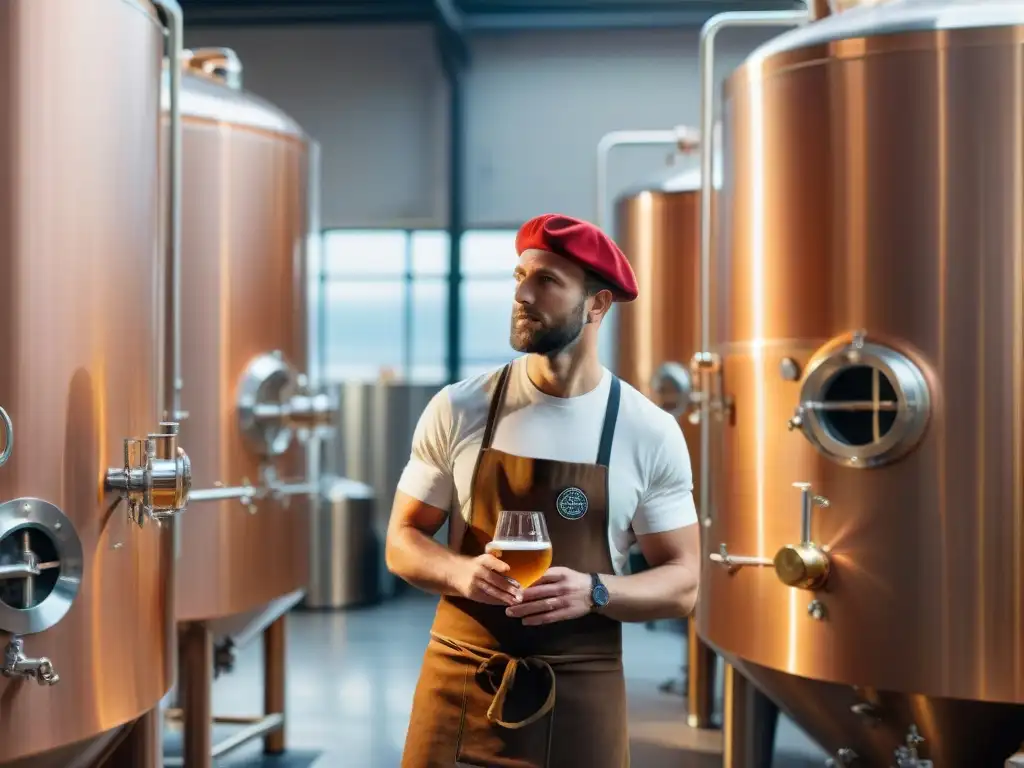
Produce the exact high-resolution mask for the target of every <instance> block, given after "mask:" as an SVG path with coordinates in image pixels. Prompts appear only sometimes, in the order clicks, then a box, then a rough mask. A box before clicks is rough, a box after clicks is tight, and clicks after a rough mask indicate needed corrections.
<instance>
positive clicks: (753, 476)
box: [698, 0, 1024, 768]
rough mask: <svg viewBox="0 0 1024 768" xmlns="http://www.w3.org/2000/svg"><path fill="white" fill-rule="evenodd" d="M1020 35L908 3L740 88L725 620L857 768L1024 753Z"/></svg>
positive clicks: (720, 478)
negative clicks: (1023, 747) (913, 755)
mask: <svg viewBox="0 0 1024 768" xmlns="http://www.w3.org/2000/svg"><path fill="white" fill-rule="evenodd" d="M1022 43H1024V2H995V1H991V2H983V1H980V0H971V1H970V2H950V1H949V0H946V1H945V2H938V1H937V0H914V1H908V2H891V3H888V4H882V5H878V6H876V7H874V8H861V9H857V10H853V11H850V12H848V13H842V14H838V15H835V16H831V17H828V18H826V19H823V20H821V21H819V22H815V23H813V24H810V25H807V26H805V27H802V28H800V29H797V30H794V31H792V32H788V33H786V34H784V35H781V36H779V37H778V38H776V39H775V40H773V41H770V42H768V43H767V44H765V45H764V46H763V47H762V48H760V49H759V50H758V51H756V52H755V53H754V54H753V55H752V56H751V57H750V58H749V59H748V60H747V62H746V63H745V64H744V65H743V66H742V67H741V68H740V69H739V70H738V71H737V72H735V73H734V74H733V75H732V77H731V78H730V79H729V80H728V82H727V84H726V88H725V96H724V99H725V102H724V107H723V110H722V111H723V120H724V132H723V133H724V139H723V153H724V161H723V165H724V178H723V187H722V189H723V192H722V196H721V198H720V208H719V217H718V225H717V229H716V239H717V247H716V250H715V255H714V259H713V270H712V272H711V285H712V286H713V290H712V292H711V295H712V304H711V307H710V312H711V316H710V319H711V326H710V333H711V346H710V350H709V351H710V352H712V353H714V355H716V357H715V358H713V359H712V365H711V366H709V371H710V373H709V379H710V380H711V381H712V382H713V383H716V384H717V385H718V386H720V387H721V389H722V393H723V396H722V397H718V398H716V399H715V401H714V402H713V403H712V404H711V409H710V410H711V413H712V418H711V420H710V423H709V426H710V429H711V435H712V441H711V443H712V450H711V452H710V458H711V461H710V470H711V474H710V478H711V479H710V489H711V501H712V504H711V510H710V511H711V515H712V519H713V523H712V525H711V527H710V528H709V530H708V531H707V538H706V541H707V545H708V546H707V550H709V552H710V555H709V557H708V559H707V560H706V561H705V563H706V564H705V568H704V573H703V581H702V585H701V600H700V604H699V607H698V612H699V613H698V617H699V618H698V620H699V627H700V632H701V635H702V636H703V637H704V638H705V639H706V640H707V641H708V642H710V643H711V644H712V645H713V646H715V647H716V648H717V649H718V650H719V651H720V652H721V653H722V654H723V655H725V656H726V658H727V659H728V660H730V661H731V662H733V663H734V664H735V666H736V667H737V668H738V669H739V670H740V671H741V672H742V673H743V674H744V675H745V676H747V677H749V678H750V679H752V680H753V681H754V682H755V683H756V685H758V686H759V687H760V688H762V689H763V690H764V691H765V692H766V693H768V694H769V695H770V696H771V697H772V698H774V699H775V700H776V701H777V702H778V703H779V704H780V706H781V707H782V708H783V710H785V711H787V712H788V713H789V714H790V715H791V716H792V717H793V718H794V719H795V720H796V721H797V722H798V723H799V724H800V725H801V727H803V728H804V729H805V730H806V731H807V732H808V733H809V734H811V735H812V736H813V737H815V738H816V739H818V740H819V741H820V742H821V743H822V744H823V745H824V746H825V747H826V748H827V749H829V750H830V751H833V752H837V751H838V750H840V749H841V748H847V749H851V750H852V751H853V753H855V754H856V755H857V756H858V759H857V761H856V762H854V763H852V764H854V765H867V766H876V765H877V766H886V765H890V764H892V760H893V755H894V751H895V750H897V749H899V748H900V747H901V746H902V747H903V748H904V750H905V751H904V753H903V755H902V758H901V759H909V758H908V754H909V752H910V747H913V748H914V749H916V750H917V754H918V757H919V758H922V759H923V758H927V759H931V760H932V761H934V765H935V766H936V767H937V768H961V766H963V767H966V766H979V767H980V766H998V765H1002V763H1003V760H1004V759H1005V758H1006V757H1008V756H1009V755H1011V754H1013V753H1014V752H1015V751H1016V749H1017V747H1018V746H1019V745H1020V744H1021V742H1022V740H1024V674H1022V669H1024V573H1022V569H1024V524H1022V520H1024V469H1022V468H1024V219H1022V217H1021V211H1022V206H1024V130H1022V119H1024V118H1022V114H1024V95H1022V93H1024V91H1022V87H1021V84H1022V83H1024V49H1022ZM709 386H710V385H709ZM803 483H806V484H809V486H798V487H794V484H803ZM914 731H916V732H917V735H918V736H920V737H923V739H924V741H923V742H917V739H916V738H915V737H914ZM908 738H909V740H910V741H911V742H914V743H912V744H908ZM843 754H844V755H845V756H846V757H849V755H850V753H848V752H847V753H843ZM904 764H905V765H910V764H911V763H909V762H905V763H901V765H904ZM913 764H916V763H913Z"/></svg>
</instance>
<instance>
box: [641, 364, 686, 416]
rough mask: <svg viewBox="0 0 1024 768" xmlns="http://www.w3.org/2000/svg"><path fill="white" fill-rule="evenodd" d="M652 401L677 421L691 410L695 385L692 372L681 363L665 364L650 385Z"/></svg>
mask: <svg viewBox="0 0 1024 768" xmlns="http://www.w3.org/2000/svg"><path fill="white" fill-rule="evenodd" d="M650 390H651V400H652V401H653V402H654V404H655V405H657V406H658V407H659V408H661V409H662V410H665V411H668V412H669V413H671V414H672V415H673V416H675V417H676V418H677V419H678V418H679V417H680V416H682V415H683V414H684V413H686V412H687V411H688V410H689V408H690V395H691V394H692V392H693V383H692V381H691V380H690V372H689V371H688V370H686V368H685V367H684V366H682V365H680V364H679V363H672V362H669V363H663V364H662V365H661V367H660V368H658V370H657V371H655V372H654V376H652V377H651V383H650Z"/></svg>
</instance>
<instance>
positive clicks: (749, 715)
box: [722, 664, 779, 768]
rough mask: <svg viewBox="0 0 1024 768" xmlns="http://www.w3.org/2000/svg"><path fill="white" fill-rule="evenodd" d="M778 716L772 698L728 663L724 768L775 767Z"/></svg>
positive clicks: (726, 672)
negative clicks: (773, 765) (773, 757)
mask: <svg viewBox="0 0 1024 768" xmlns="http://www.w3.org/2000/svg"><path fill="white" fill-rule="evenodd" d="M778 719H779V709H778V707H776V706H775V704H774V703H773V702H772V701H771V699H769V698H768V697H767V696H765V695H764V694H763V693H761V691H759V690H758V689H757V688H756V687H755V686H754V684H753V683H751V682H750V681H749V680H747V679H746V678H745V677H743V675H741V674H740V673H739V672H737V671H736V670H735V669H734V668H733V666H732V665H731V664H726V666H725V717H724V724H725V727H724V731H725V733H724V737H725V738H724V742H725V744H724V747H725V750H724V754H723V756H722V758H723V759H722V766H723V768H771V764H772V756H773V754H774V752H775V726H776V723H778Z"/></svg>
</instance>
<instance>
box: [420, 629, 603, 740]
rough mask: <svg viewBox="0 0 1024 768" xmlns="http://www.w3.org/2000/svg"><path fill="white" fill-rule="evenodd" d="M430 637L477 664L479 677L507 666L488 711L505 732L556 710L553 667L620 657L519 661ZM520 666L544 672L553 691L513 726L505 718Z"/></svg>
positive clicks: (571, 656) (564, 656)
mask: <svg viewBox="0 0 1024 768" xmlns="http://www.w3.org/2000/svg"><path fill="white" fill-rule="evenodd" d="M430 636H431V637H432V638H433V639H434V640H436V641H437V642H439V643H441V644H442V645H445V646H447V647H448V648H451V649H452V650H455V651H458V652H459V653H461V654H462V655H463V656H466V657H468V658H470V659H472V660H473V661H475V662H477V663H478V664H479V665H480V666H479V667H478V668H477V674H481V673H485V672H490V670H491V667H492V666H495V665H498V664H502V663H504V665H505V669H504V671H503V672H502V675H501V683H500V684H499V685H498V689H497V691H496V692H495V694H494V698H493V699H492V700H491V705H490V706H489V707H488V708H487V721H488V722H489V723H492V724H493V725H499V726H501V727H502V728H508V729H510V730H513V731H514V730H518V729H519V728H525V727H526V726H528V725H531V724H532V723H535V722H537V721H538V720H540V719H541V718H542V717H544V716H545V715H547V714H548V713H549V712H551V710H553V709H554V708H555V670H554V669H553V667H556V666H559V665H564V664H574V663H581V662H588V661H615V660H617V659H618V656H617V655H612V654H607V655H605V654H561V655H558V656H525V657H523V658H516V657H515V656H509V655H508V654H507V653H502V652H500V651H492V650H490V649H488V648H482V647H481V646H478V645H472V644H471V643H463V642H461V641H459V640H455V639H453V638H450V637H445V636H444V635H439V634H437V633H436V632H431V633H430ZM520 665H522V666H523V667H524V668H528V667H531V666H532V667H536V668H538V669H543V670H544V671H545V672H547V674H548V679H549V680H550V681H551V687H550V688H549V690H548V696H547V698H546V699H545V700H544V703H543V704H541V705H540V707H539V708H538V709H537V711H536V712H534V713H533V714H532V715H530V716H528V717H527V718H526V719H524V720H520V721H518V722H514V723H509V722H506V721H505V720H504V719H503V718H504V715H505V699H506V697H507V696H508V693H509V691H510V690H512V686H513V684H514V683H515V680H516V672H517V670H518V669H519V666H520Z"/></svg>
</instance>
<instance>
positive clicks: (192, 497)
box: [188, 485, 260, 504]
mask: <svg viewBox="0 0 1024 768" xmlns="http://www.w3.org/2000/svg"><path fill="white" fill-rule="evenodd" d="M259 493H260V490H259V488H256V487H255V486H252V485H237V486H234V487H232V488H227V487H223V488H202V489H200V490H198V491H192V493H190V494H189V497H188V500H189V502H191V503H192V504H195V503H196V502H200V501H228V500H230V499H244V498H249V499H252V498H256V497H257V496H258V495H259Z"/></svg>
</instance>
